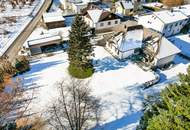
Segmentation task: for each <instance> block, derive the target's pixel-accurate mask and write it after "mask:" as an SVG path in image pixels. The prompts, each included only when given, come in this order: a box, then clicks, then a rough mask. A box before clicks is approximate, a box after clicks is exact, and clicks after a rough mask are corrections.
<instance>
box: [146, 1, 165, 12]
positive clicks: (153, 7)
mask: <svg viewBox="0 0 190 130" xmlns="http://www.w3.org/2000/svg"><path fill="white" fill-rule="evenodd" d="M142 6H143V8H144V9H147V10H151V11H159V10H161V9H163V8H166V7H165V6H164V5H163V4H162V3H160V2H151V3H145V4H142Z"/></svg>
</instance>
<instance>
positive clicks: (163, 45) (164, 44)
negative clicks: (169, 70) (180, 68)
mask: <svg viewBox="0 0 190 130" xmlns="http://www.w3.org/2000/svg"><path fill="white" fill-rule="evenodd" d="M180 52H181V51H180V50H179V49H178V48H177V47H176V46H175V45H173V44H172V43H171V42H170V41H169V40H167V39H166V38H165V37H162V39H161V41H160V45H159V51H158V54H156V56H155V59H154V65H155V66H158V67H162V66H164V65H166V64H168V63H171V62H172V61H173V60H174V58H175V56H176V55H177V54H178V53H180Z"/></svg>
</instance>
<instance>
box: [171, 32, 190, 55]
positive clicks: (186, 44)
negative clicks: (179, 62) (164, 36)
mask: <svg viewBox="0 0 190 130" xmlns="http://www.w3.org/2000/svg"><path fill="white" fill-rule="evenodd" d="M169 40H170V41H171V42H172V43H173V44H174V45H175V46H177V47H178V48H179V49H180V50H181V54H183V55H184V56H186V57H189V58H190V34H184V35H176V36H173V37H171V38H170V39H169Z"/></svg>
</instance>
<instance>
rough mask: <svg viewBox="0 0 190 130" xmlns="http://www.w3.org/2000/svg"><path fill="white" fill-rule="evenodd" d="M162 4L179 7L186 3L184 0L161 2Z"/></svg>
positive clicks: (162, 0) (164, 0) (165, 0)
mask: <svg viewBox="0 0 190 130" xmlns="http://www.w3.org/2000/svg"><path fill="white" fill-rule="evenodd" d="M161 2H162V3H163V4H164V5H166V6H169V7H174V6H179V5H182V4H183V3H184V0H161Z"/></svg>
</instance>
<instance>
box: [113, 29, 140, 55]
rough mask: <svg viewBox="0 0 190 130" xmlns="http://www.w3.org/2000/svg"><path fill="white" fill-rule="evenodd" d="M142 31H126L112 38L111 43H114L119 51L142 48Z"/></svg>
mask: <svg viewBox="0 0 190 130" xmlns="http://www.w3.org/2000/svg"><path fill="white" fill-rule="evenodd" d="M142 40H143V29H135V30H131V31H127V32H126V33H120V34H119V35H117V36H116V37H114V39H113V41H114V43H116V47H117V48H118V50H120V51H123V52H124V51H128V50H132V49H136V48H141V47H142Z"/></svg>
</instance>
